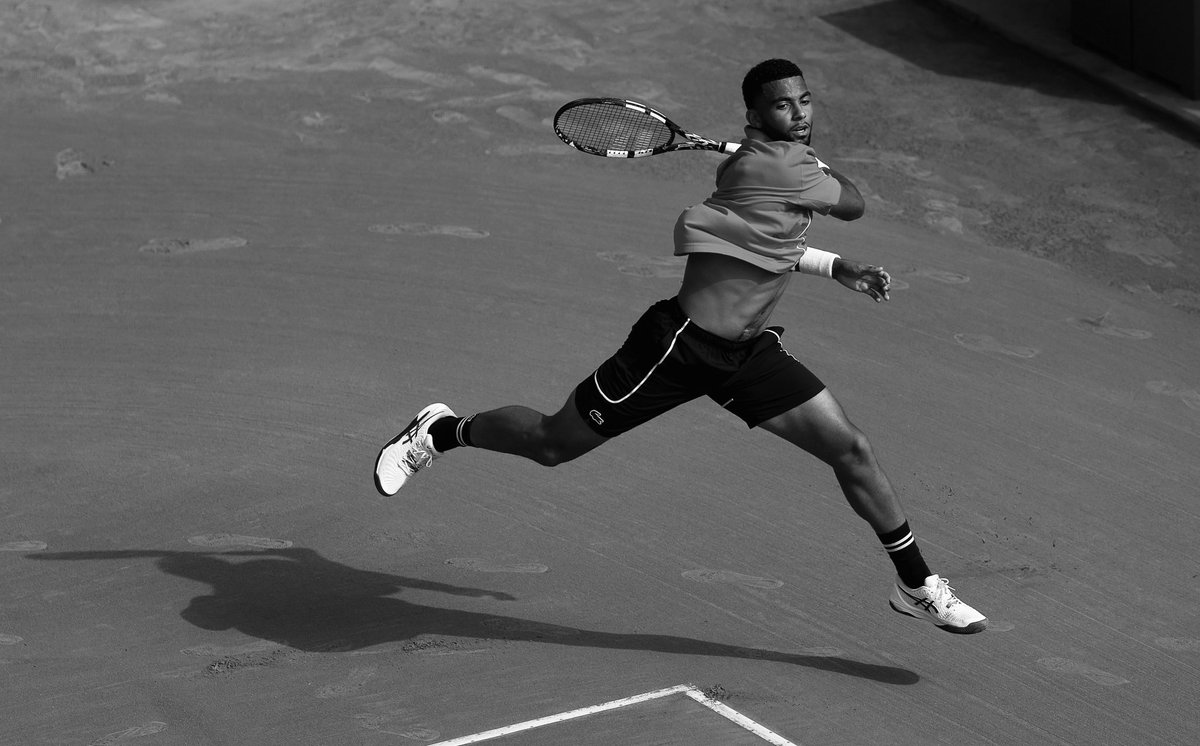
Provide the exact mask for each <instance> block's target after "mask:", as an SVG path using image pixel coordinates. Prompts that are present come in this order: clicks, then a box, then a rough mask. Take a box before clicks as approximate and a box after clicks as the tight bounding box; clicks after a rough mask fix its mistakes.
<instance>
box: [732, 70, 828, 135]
mask: <svg viewBox="0 0 1200 746" xmlns="http://www.w3.org/2000/svg"><path fill="white" fill-rule="evenodd" d="M812 117H813V110H812V93H811V92H810V91H809V90H808V84H807V83H805V82H804V78H803V77H801V76H799V75H797V76H796V77H794V78H782V79H780V80H772V81H771V82H770V83H765V84H763V87H762V92H761V93H759V94H758V99H757V100H756V101H755V102H754V108H753V109H750V110H749V111H747V112H746V121H747V122H749V123H750V124H751V125H752V126H754V127H757V128H758V129H760V130H762V131H763V132H765V133H766V134H767V136H768V137H770V138H771V139H772V140H786V141H788V142H799V143H804V144H805V145H808V144H810V143H811V142H812Z"/></svg>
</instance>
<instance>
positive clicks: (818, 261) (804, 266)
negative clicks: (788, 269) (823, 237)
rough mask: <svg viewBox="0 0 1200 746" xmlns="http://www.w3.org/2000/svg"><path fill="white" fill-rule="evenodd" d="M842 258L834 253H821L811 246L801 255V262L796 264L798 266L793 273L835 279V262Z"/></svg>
mask: <svg viewBox="0 0 1200 746" xmlns="http://www.w3.org/2000/svg"><path fill="white" fill-rule="evenodd" d="M840 258H841V256H840V255H838V254H834V253H833V252H830V251H821V250H820V249H814V248H813V247H811V246H809V247H808V248H806V249H805V250H804V253H803V254H801V255H800V261H798V262H796V266H795V267H794V268H793V269H792V271H794V272H803V273H804V274H806V275H820V276H821V277H833V260H834V259H840Z"/></svg>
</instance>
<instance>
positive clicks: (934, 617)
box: [888, 575, 987, 635]
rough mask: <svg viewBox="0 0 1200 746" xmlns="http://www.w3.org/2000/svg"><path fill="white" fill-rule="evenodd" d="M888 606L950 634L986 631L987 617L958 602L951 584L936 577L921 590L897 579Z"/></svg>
mask: <svg viewBox="0 0 1200 746" xmlns="http://www.w3.org/2000/svg"><path fill="white" fill-rule="evenodd" d="M888 603H890V604H891V605H892V608H893V609H895V610H896V611H898V612H900V613H901V614H907V615H909V616H911V617H916V618H917V619H927V620H929V621H931V622H933V623H934V624H936V625H937V626H939V627H941V628H942V629H944V630H946V631H947V632H953V633H955V634H959V635H972V634H975V633H976V632H982V631H984V630H985V629H987V617H985V616H984V615H983V614H980V613H979V612H978V611H976V610H975V609H972V608H971V607H970V606H967V605H966V604H964V603H963V602H962V601H960V600H958V597H957V596H955V595H954V589H953V588H951V587H950V581H949V580H946V579H945V578H939V577H938V576H937V575H930V576H929V577H927V578H925V585H923V586H921V587H920V588H909V587H907V586H906V585H904V583H902V582H901V581H900V580H899V579H897V580H896V586H895V587H894V588H893V589H892V597H891V599H889V601H888Z"/></svg>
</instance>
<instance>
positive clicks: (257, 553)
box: [28, 548, 920, 685]
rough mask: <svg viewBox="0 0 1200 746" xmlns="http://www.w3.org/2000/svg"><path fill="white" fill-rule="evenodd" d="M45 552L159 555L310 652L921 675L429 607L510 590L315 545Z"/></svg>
mask: <svg viewBox="0 0 1200 746" xmlns="http://www.w3.org/2000/svg"><path fill="white" fill-rule="evenodd" d="M28 557H29V559H35V560H41V561H62V560H66V561H101V560H126V559H139V558H146V559H153V560H155V562H156V564H157V566H158V567H159V568H160V569H161V570H162V571H163V572H165V573H167V574H170V575H174V576H176V577H180V578H186V579H188V580H193V581H196V582H199V583H205V584H207V585H209V586H210V587H211V589H212V591H211V593H209V594H207V595H203V596H197V597H196V598H193V599H192V600H191V602H190V603H189V604H188V605H187V607H186V608H185V609H184V610H183V611H182V612H180V616H181V617H183V618H184V619H185V620H186V621H188V622H190V623H191V624H194V625H195V626H197V627H200V628H202V629H208V630H226V629H236V630H238V631H239V632H242V633H243V634H246V635H249V636H251V637H256V638H259V639H263V640H269V641H271V642H275V643H278V644H280V645H286V646H288V647H291V648H296V649H298V650H302V651H306V652H332V651H345V650H359V649H363V648H368V647H371V646H374V645H380V644H383V643H392V642H400V641H406V640H414V639H415V638H418V637H420V636H422V635H446V636H452V637H466V638H477V639H480V640H503V641H514V642H545V643H553V644H557V645H571V646H579V647H591V648H599V649H619V650H645V651H647V652H657V653H676V654H680V655H707V656H724V657H729V658H742V659H752V660H764V661H774V662H778V663H790V664H793V665H797V666H805V667H808V668H814V669H818V670H822V671H831V672H836V673H841V674H846V675H848V676H856V677H859V678H864V679H869V680H871V681H878V682H882V683H885V684H905V685H907V684H915V683H917V682H918V681H919V680H920V677H918V676H917V674H915V673H914V672H912V671H908V670H906V669H903V668H896V667H894V666H880V665H875V664H871V663H862V662H859V661H853V660H850V659H847V658H843V657H837V656H828V657H827V656H814V655H798V654H792V653H786V652H781V651H775V650H765V649H760V648H749V647H739V646H736V645H723V644H720V643H715V642H707V641H704V640H696V639H693V638H689V637H677V636H673V635H651V634H620V633H615V632H599V631H595V630H586V629H579V628H575V627H567V626H561V625H555V624H546V623H543V622H537V621H533V620H529V619H521V618H517V617H508V616H500V615H492V614H480V613H476V612H470V611H460V610H457V609H447V608H439V607H435V606H424V605H421V604H416V603H411V602H408V601H403V600H401V599H399V598H394V597H392V594H395V593H398V592H400V591H403V590H405V589H412V590H421V591H433V592H437V593H446V594H449V595H455V596H472V597H483V596H490V597H492V598H495V599H497V600H500V601H510V600H514V599H513V597H512V596H510V595H508V594H506V593H500V592H495V591H489V590H484V589H481V588H468V587H461V586H455V585H448V584H445V583H438V582H433V581H428V580H422V579H419V578H409V577H403V576H399V575H390V574H387V573H380V572H373V571H367V570H358V569H355V568H353V567H350V566H348V565H344V564H341V563H338V562H333V561H331V560H328V559H326V558H324V557H322V556H321V555H320V554H318V553H317V552H315V551H313V550H311V549H304V548H290V549H266V550H252V551H225V552H173V551H163V550H153V549H150V550H140V549H131V550H112V551H79V552H53V553H38V554H31V555H28Z"/></svg>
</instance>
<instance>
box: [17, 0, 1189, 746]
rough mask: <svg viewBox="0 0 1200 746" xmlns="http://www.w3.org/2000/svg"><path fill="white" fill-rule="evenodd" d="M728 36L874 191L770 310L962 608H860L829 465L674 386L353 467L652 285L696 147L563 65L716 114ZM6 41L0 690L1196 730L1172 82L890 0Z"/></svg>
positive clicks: (981, 726)
mask: <svg viewBox="0 0 1200 746" xmlns="http://www.w3.org/2000/svg"><path fill="white" fill-rule="evenodd" d="M766 56H787V57H792V58H793V59H795V60H797V62H799V63H800V64H801V66H802V67H804V69H805V72H806V76H807V79H808V82H809V83H810V84H811V86H812V88H813V90H814V93H815V95H816V101H817V123H816V136H815V138H814V145H816V147H817V152H818V154H820V155H821V157H822V158H823V159H824V160H826V161H828V162H830V163H831V164H833V165H835V166H836V167H838V168H839V169H840V170H842V171H844V172H845V173H847V174H848V175H849V176H850V177H851V178H852V179H853V180H855V181H856V183H858V184H859V185H860V187H861V188H862V191H863V193H864V195H866V197H867V201H868V214H867V216H866V217H865V218H863V219H862V220H860V221H857V222H855V223H850V224H842V223H838V222H837V221H835V220H832V219H823V220H822V219H818V220H817V222H816V224H815V225H814V227H813V229H812V231H811V233H810V242H811V243H812V244H814V245H816V246H819V247H823V248H826V249H830V250H834V251H839V252H841V253H843V254H845V255H847V256H850V257H854V258H861V259H864V260H869V261H874V262H876V263H879V264H882V265H884V266H885V267H886V268H888V269H889V270H890V271H891V273H892V275H893V277H894V278H895V280H896V282H895V290H894V292H893V299H892V302H891V303H889V304H880V305H877V304H874V303H871V302H870V301H869V300H868V299H866V298H865V297H864V296H858V295H854V294H852V293H849V292H847V291H846V290H844V289H843V288H841V287H840V286H838V285H836V284H835V283H831V282H828V281H821V280H819V279H817V278H812V277H798V278H796V279H795V280H794V282H793V284H792V286H791V289H790V291H789V295H788V297H787V298H785V300H784V301H783V303H782V304H781V306H780V308H779V310H778V312H777V316H776V322H777V323H779V324H782V325H784V326H785V327H787V329H788V331H787V334H786V336H785V338H784V342H785V345H787V347H788V348H789V350H790V351H791V352H792V353H794V354H795V355H797V356H798V357H800V358H801V359H803V360H804V361H806V362H807V363H808V364H809V366H810V367H811V368H812V369H813V370H814V371H815V372H816V373H817V374H818V375H820V376H821V377H822V378H823V379H824V380H825V381H827V382H828V383H829V384H830V386H831V388H832V389H833V391H834V392H835V393H836V395H837V396H838V397H839V399H841V401H842V402H843V404H844V405H845V407H846V408H847V411H848V412H849V414H850V416H851V418H852V419H853V420H854V421H855V422H856V423H857V424H858V425H860V426H861V427H862V428H863V429H864V430H865V431H867V432H868V433H869V434H870V435H871V437H872V439H873V442H874V444H875V447H876V449H877V451H878V453H879V455H880V458H881V460H882V461H883V463H884V466H885V468H886V469H887V470H888V472H889V474H890V476H891V477H892V479H893V481H894V482H895V483H896V485H897V488H898V489H899V490H900V492H901V494H902V498H903V500H904V502H905V505H906V507H907V510H908V512H909V517H910V519H911V522H912V524H913V527H914V529H915V530H916V532H917V534H918V537H919V539H920V541H921V542H922V546H923V548H924V552H925V555H926V556H927V558H928V559H929V560H930V562H931V564H932V565H933V566H934V568H935V570H937V571H939V572H941V573H942V574H943V575H945V576H947V577H949V578H950V579H951V581H952V583H953V585H954V586H955V587H956V588H957V589H958V591H959V592H960V595H961V596H962V597H963V598H964V599H965V600H967V601H968V602H969V603H971V604H972V605H974V606H976V607H978V608H979V609H980V610H982V611H983V612H985V613H986V614H987V615H988V616H989V617H990V619H991V629H989V630H988V631H987V632H985V633H984V634H982V635H975V636H969V637H957V636H952V635H948V634H945V633H943V632H940V631H938V630H936V629H934V628H933V627H932V626H931V625H928V624H925V623H923V622H918V621H916V620H912V619H908V618H906V617H902V616H900V615H898V614H895V613H893V612H892V611H891V610H890V609H889V608H888V606H887V602H886V600H887V594H888V590H889V587H890V583H891V578H892V576H891V570H890V564H889V563H888V561H887V559H886V557H885V555H884V554H883V552H882V550H881V549H880V547H879V545H878V542H877V541H876V539H875V538H874V536H873V535H872V534H871V533H870V531H869V529H868V527H867V526H866V524H864V523H862V522H861V521H859V520H858V519H857V518H856V517H854V516H853V514H852V513H851V512H850V510H849V509H848V508H847V507H846V505H845V503H844V502H843V500H842V498H841V495H840V493H839V491H838V489H837V486H836V484H835V483H834V480H833V478H832V474H831V473H829V472H828V470H827V469H825V468H824V467H823V466H821V465H820V464H819V463H818V462H816V461H815V460H813V459H811V458H809V457H807V456H805V455H803V454H801V453H799V452H797V451H795V449H793V448H792V447H790V446H788V445H786V444H785V443H783V442H782V441H780V440H778V439H775V438H773V437H772V436H770V435H767V434H765V433H761V432H758V431H747V430H746V429H745V427H744V426H743V425H742V424H741V423H740V422H739V421H737V420H735V419H734V418H732V417H731V416H730V415H727V414H725V413H724V412H723V411H722V410H720V409H718V408H717V407H716V406H715V405H713V404H711V403H710V402H707V401H698V402H696V403H694V404H692V405H690V406H687V407H684V408H682V409H679V410H677V411H675V412H672V413H671V414H669V415H668V416H665V417H663V418H661V419H660V420H658V421H655V422H653V423H651V424H650V425H648V426H646V427H644V428H642V429H640V430H637V431H634V432H633V433H630V434H628V435H626V436H623V437H621V438H619V439H617V440H616V441H614V442H612V443H610V444H607V445H606V446H605V447H604V448H602V449H600V450H599V451H597V452H595V453H593V454H590V455H589V456H588V457H586V458H584V459H581V460H579V461H576V462H573V463H570V464H567V465H564V466H562V467H559V468H557V469H553V470H550V469H544V468H542V467H538V466H535V465H532V464H529V463H525V462H521V461H518V460H514V459H512V458H506V457H502V456H497V455H492V454H488V453H483V452H479V451H458V452H454V453H452V454H449V455H447V456H446V458H444V459H443V460H440V461H438V462H437V463H436V464H435V465H434V466H433V468H432V469H431V470H430V471H429V472H427V473H422V474H421V475H419V477H418V478H417V479H415V480H414V481H413V482H412V483H410V485H409V486H408V487H407V488H405V490H404V491H403V492H402V493H401V494H400V495H398V496H397V497H396V498H394V499H390V500H384V499H381V498H380V497H379V496H378V495H377V494H376V493H375V491H374V489H373V487H372V483H371V469H372V466H373V462H374V458H375V454H376V452H377V449H378V447H379V445H380V444H381V443H382V442H384V441H386V440H388V439H389V438H391V437H392V435H394V434H395V432H396V431H397V430H398V429H399V428H400V427H402V426H403V425H404V424H405V423H406V422H407V421H408V419H409V418H410V417H412V415H413V414H414V413H415V412H416V411H417V410H418V409H419V408H421V407H422V406H424V405H425V404H427V403H429V402H432V401H444V402H446V403H448V404H449V405H450V406H452V407H454V408H455V409H456V410H457V411H458V412H459V413H463V414H465V413H470V412H474V411H477V410H480V409H487V408H492V407H495V406H498V405H502V404H509V403H522V404H526V405H529V406H533V407H537V408H540V409H543V410H552V409H556V408H557V407H558V406H559V405H560V404H561V402H562V401H563V399H564V398H565V397H566V395H567V392H568V391H569V390H570V389H571V387H573V386H574V385H575V383H576V382H577V381H579V380H580V379H581V378H583V377H584V376H586V375H588V374H589V373H590V372H591V371H592V370H593V369H594V367H595V366H596V365H597V364H598V363H599V362H600V361H601V360H602V359H603V358H604V357H606V356H607V355H608V354H609V353H610V352H611V351H612V350H614V349H615V348H616V346H617V345H619V343H620V342H621V341H622V340H623V338H624V336H625V334H626V332H627V330H628V328H629V325H630V324H631V323H632V321H633V320H634V319H635V318H636V317H637V315H638V314H639V313H640V312H641V310H642V309H643V308H644V307H645V306H646V305H648V304H649V303H651V302H653V301H655V300H658V299H659V298H663V297H668V296H670V295H671V294H673V293H674V291H675V289H676V286H677V283H678V279H679V277H680V275H681V270H682V265H681V264H680V262H679V261H678V260H676V259H674V258H672V257H671V255H670V254H671V252H670V240H671V228H672V225H673V223H674V220H675V217H676V215H677V214H678V212H679V210H681V209H682V208H683V207H686V206H687V205H689V204H692V203H694V202H696V201H699V200H701V199H703V198H704V197H705V196H706V195H707V194H708V193H709V191H710V190H711V184H712V171H713V169H714V167H715V165H716V164H717V163H718V162H719V159H720V156H716V155H711V154H673V155H666V156H661V157H656V158H650V159H641V160H636V161H621V162H616V161H608V160H604V159H600V158H593V157H590V156H586V155H583V154H581V153H578V152H575V151H572V150H570V149H569V148H567V147H566V146H564V145H562V144H561V143H560V142H559V141H558V140H557V139H556V138H555V137H554V135H553V133H552V132H551V129H550V126H549V118H550V116H551V115H552V114H553V112H554V110H555V109H556V108H557V107H558V106H559V105H560V104H561V103H563V102H565V101H567V100H569V99H571V98H575V97H578V96H583V95H597V94H601V95H604V94H607V95H620V96H625V97H631V98H638V99H642V100H645V101H647V102H650V103H653V104H655V105H657V106H659V107H660V108H662V109H664V110H665V111H667V112H668V113H670V114H672V115H674V116H675V117H676V118H677V119H678V120H679V121H680V122H681V123H683V124H684V125H685V126H688V127H691V128H693V129H696V130H698V131H700V132H704V133H706V134H712V135H715V136H720V137H727V138H735V139H736V138H737V137H739V136H740V133H741V130H740V126H741V123H742V107H741V105H740V102H739V99H738V85H739V83H740V80H741V75H742V74H743V72H744V71H745V69H746V68H748V67H749V66H750V65H752V64H753V63H755V62H757V61H759V60H760V59H762V58H764V57H766ZM0 70H2V71H3V86H2V87H0V99H2V101H0V105H2V106H3V112H4V113H3V116H0V142H3V144H4V147H3V148H0V312H2V322H0V423H2V424H0V743H4V744H14V745H20V746H24V745H25V744H81V745H85V746H87V745H99V744H113V745H117V744H119V745H121V746H125V744H136V745H137V746H141V745H142V744H144V745H145V746H151V745H152V744H384V743H391V744H410V743H417V744H436V743H468V742H487V743H497V744H505V745H506V746H513V745H516V744H522V745H525V744H580V745H584V744H586V745H588V746H594V745H602V746H607V745H610V744H688V745H697V746H708V745H726V744H733V745H735V746H737V745H743V744H744V745H746V746H757V745H758V744H762V743H793V744H805V745H808V746H811V745H816V744H881V743H888V744H917V743H946V744H1099V743H1104V744H1189V743H1195V742H1196V741H1197V740H1200V719H1198V717H1197V714H1196V703H1197V701H1200V592H1198V588H1200V579H1198V575H1200V561H1198V560H1197V555H1196V547H1197V541H1196V534H1197V530H1198V529H1200V506H1198V503H1197V497H1198V494H1197V487H1196V485H1197V483H1200V366H1198V363H1200V253H1198V242H1200V216H1198V213H1197V210H1196V205H1197V204H1198V203H1200V193H1198V192H1197V180H1196V174H1197V173H1200V148H1198V145H1197V140H1196V138H1195V137H1193V136H1192V135H1190V134H1189V133H1187V132H1183V131H1180V130H1178V129H1177V128H1175V127H1173V126H1172V125H1171V124H1170V123H1168V122H1164V121H1161V120H1159V119H1157V118H1155V117H1154V116H1151V115H1149V114H1147V113H1146V112H1145V111H1142V110H1140V109H1137V108H1135V107H1132V106H1130V105H1128V104H1126V103H1124V102H1123V101H1122V100H1121V99H1119V98H1118V97H1115V96H1114V95H1113V94H1112V93H1111V92H1109V91H1108V90H1106V89H1104V88H1102V87H1100V86H1098V85H1096V84H1095V83H1093V82H1092V81H1090V80H1088V79H1085V78H1082V77H1079V76H1077V75H1075V74H1073V73H1070V72H1068V71H1066V70H1065V69H1062V68H1059V67H1056V66H1055V65H1054V64H1053V63H1052V62H1049V61H1047V60H1045V59H1042V58H1039V57H1037V56H1034V55H1032V54H1031V53H1028V52H1025V51H1023V50H1022V49H1020V48H1018V47H1016V46H1013V45H1010V44H1008V43H1006V42H1004V41H1002V40H1000V39H999V38H998V37H995V36H992V35H991V34H990V33H988V31H987V30H986V29H982V28H978V27H974V26H971V25H967V24H965V23H963V22H962V21H961V20H959V19H958V18H957V17H955V16H954V15H952V14H950V13H947V12H946V11H945V9H944V8H943V7H941V6H938V5H930V4H926V3H921V2H908V1H907V0H892V1H890V2H834V1H824V2H794V1H792V2H761V3H713V2H706V3H693V2H686V3H668V2H655V3H646V2H621V1H618V2H608V3H601V4H597V3H592V2H549V1H540V2H539V1H534V0H520V1H517V2H503V3H501V2H495V3H487V2H461V3H460V2H451V1H441V2H434V1H432V0H430V1H424V2H422V1H419V0H413V1H412V2H400V3H395V2H358V3H349V2H340V1H322V2H299V3H280V2H277V1H276V0H268V1H265V2H242V3H234V2H223V1H220V0H206V1H205V2H202V3H184V2H156V3H143V4H137V3H132V4H121V3H108V2H84V1H82V0H79V1H76V0H46V1H45V2H41V3H13V2H3V3H0ZM643 695H647V696H643ZM649 695H654V696H649ZM614 703H615V704H614ZM605 704H609V705H611V706H610V707H608V708H597V711H588V710H587V709H586V708H593V707H596V706H599V705H605ZM738 717H740V718H741V721H739V720H738ZM535 721H536V723H535V724H536V726H537V727H534V726H533V725H529V724H530V723H534V722H535ZM521 724H526V725H525V726H524V727H516V726H521ZM504 729H507V730H504ZM489 732H491V733H493V734H494V735H495V737H494V738H490V739H489V740H487V741H482V740H480V739H482V738H483V737H485V736H487V734H488V733H489ZM772 738H775V739H777V740H774V741H772V740H771V739H772ZM472 739H475V740H472Z"/></svg>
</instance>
